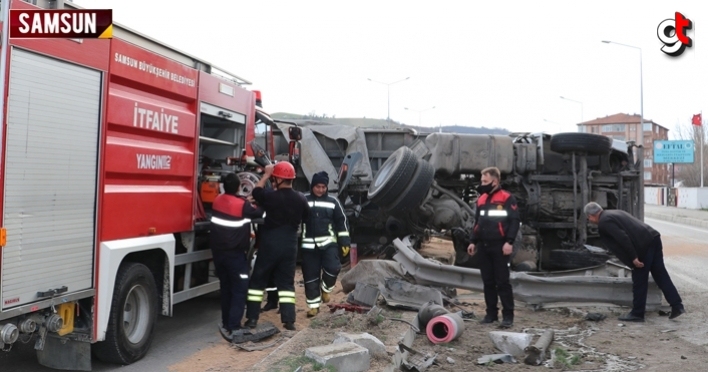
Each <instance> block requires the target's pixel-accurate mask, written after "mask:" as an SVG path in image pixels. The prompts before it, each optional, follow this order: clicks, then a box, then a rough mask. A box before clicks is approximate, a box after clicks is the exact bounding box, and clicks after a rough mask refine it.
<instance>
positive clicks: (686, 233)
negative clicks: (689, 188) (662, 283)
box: [645, 218, 708, 345]
mask: <svg viewBox="0 0 708 372" xmlns="http://www.w3.org/2000/svg"><path fill="white" fill-rule="evenodd" d="M645 220H646V222H647V223H648V224H650V225H651V226H652V227H654V228H655V229H656V230H657V231H659V232H660V233H661V235H662V242H663V246H664V261H665V263H666V269H667V270H668V272H669V275H670V276H671V279H672V281H673V282H674V285H675V286H676V288H677V289H678V291H679V294H680V295H681V298H682V299H683V303H684V306H685V307H686V312H687V313H686V315H685V316H683V317H682V318H683V319H682V321H681V322H677V324H678V325H680V327H679V329H678V330H679V334H680V336H681V338H683V339H685V340H686V341H689V342H691V343H693V344H696V345H706V344H708V333H706V328H705V324H706V322H707V321H708V270H706V268H708V230H706V229H701V228H697V227H693V226H684V225H679V224H676V223H673V222H666V221H661V220H655V219H652V218H646V219H645Z"/></svg>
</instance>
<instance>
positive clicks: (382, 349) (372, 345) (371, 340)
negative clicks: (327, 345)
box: [334, 332, 386, 356]
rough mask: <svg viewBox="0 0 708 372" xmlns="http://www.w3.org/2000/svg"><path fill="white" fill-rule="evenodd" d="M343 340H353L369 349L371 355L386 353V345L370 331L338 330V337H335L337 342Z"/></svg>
mask: <svg viewBox="0 0 708 372" xmlns="http://www.w3.org/2000/svg"><path fill="white" fill-rule="evenodd" d="M343 342H353V343H355V344H357V345H359V346H361V347H365V348H366V349H367V350H369V355H381V356H383V355H386V345H384V343H383V342H381V340H379V339H378V338H376V337H374V336H372V335H370V334H368V333H346V332H337V338H335V339H334V343H335V344H340V343H343Z"/></svg>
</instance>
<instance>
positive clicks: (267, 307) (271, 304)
mask: <svg viewBox="0 0 708 372" xmlns="http://www.w3.org/2000/svg"><path fill="white" fill-rule="evenodd" d="M277 308H278V303H277V302H271V301H270V300H269V301H268V302H266V304H265V306H263V309H261V311H270V310H273V309H277Z"/></svg>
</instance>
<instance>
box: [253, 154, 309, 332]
mask: <svg viewBox="0 0 708 372" xmlns="http://www.w3.org/2000/svg"><path fill="white" fill-rule="evenodd" d="M271 175H272V176H273V178H274V182H273V185H274V186H275V190H270V189H268V190H266V189H265V188H264V186H265V183H266V181H267V180H268V178H269V177H270V176H271ZM294 179H295V168H294V167H293V165H292V164H290V163H288V162H287V161H282V162H279V163H277V164H275V165H274V166H273V165H268V166H266V167H265V173H264V174H263V177H262V178H261V179H260V180H259V181H258V184H256V187H255V188H254V189H253V191H251V196H252V197H253V199H254V200H255V201H256V203H257V204H258V205H259V206H260V207H262V208H263V209H264V211H265V221H264V222H265V223H264V224H263V226H261V227H260V228H259V239H260V241H259V244H260V247H259V248H258V255H257V256H256V263H255V265H254V267H253V273H252V274H251V281H250V283H249V285H248V306H247V309H246V318H248V320H247V321H246V324H245V325H246V326H247V327H249V328H255V327H256V326H257V325H258V318H259V314H260V312H261V302H262V301H263V295H264V294H265V289H266V287H267V286H268V281H269V279H270V278H271V275H272V276H273V278H274V284H275V286H276V287H277V288H278V300H279V302H280V320H281V321H282V322H283V326H284V327H285V329H287V330H295V262H296V260H297V239H298V229H299V228H300V225H301V224H302V221H303V220H306V219H307V215H308V210H309V207H308V206H307V200H306V199H305V195H303V194H302V193H300V192H298V191H295V190H293V188H292V181H293V180H294Z"/></svg>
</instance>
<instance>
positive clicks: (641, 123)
mask: <svg viewBox="0 0 708 372" xmlns="http://www.w3.org/2000/svg"><path fill="white" fill-rule="evenodd" d="M602 42H603V43H605V44H617V45H621V46H624V47H627V48H634V49H637V50H639V116H640V118H639V129H640V130H638V131H636V133H637V138H636V140H637V142H636V144H637V146H641V145H642V142H643V141H640V139H643V138H644V74H643V73H642V48H640V47H636V46H633V45H627V44H622V43H617V42H614V41H609V40H602ZM640 133H641V134H640ZM640 161H641V162H642V163H643V162H644V159H640ZM642 163H640V164H642ZM652 167H653V165H652ZM672 169H673V168H672ZM642 170H644V169H642ZM640 180H642V182H640V185H641V186H640V188H639V203H638V204H639V211H638V212H639V217H641V218H644V182H643V180H644V175H643V172H642V176H641V177H640ZM671 187H673V185H671Z"/></svg>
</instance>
